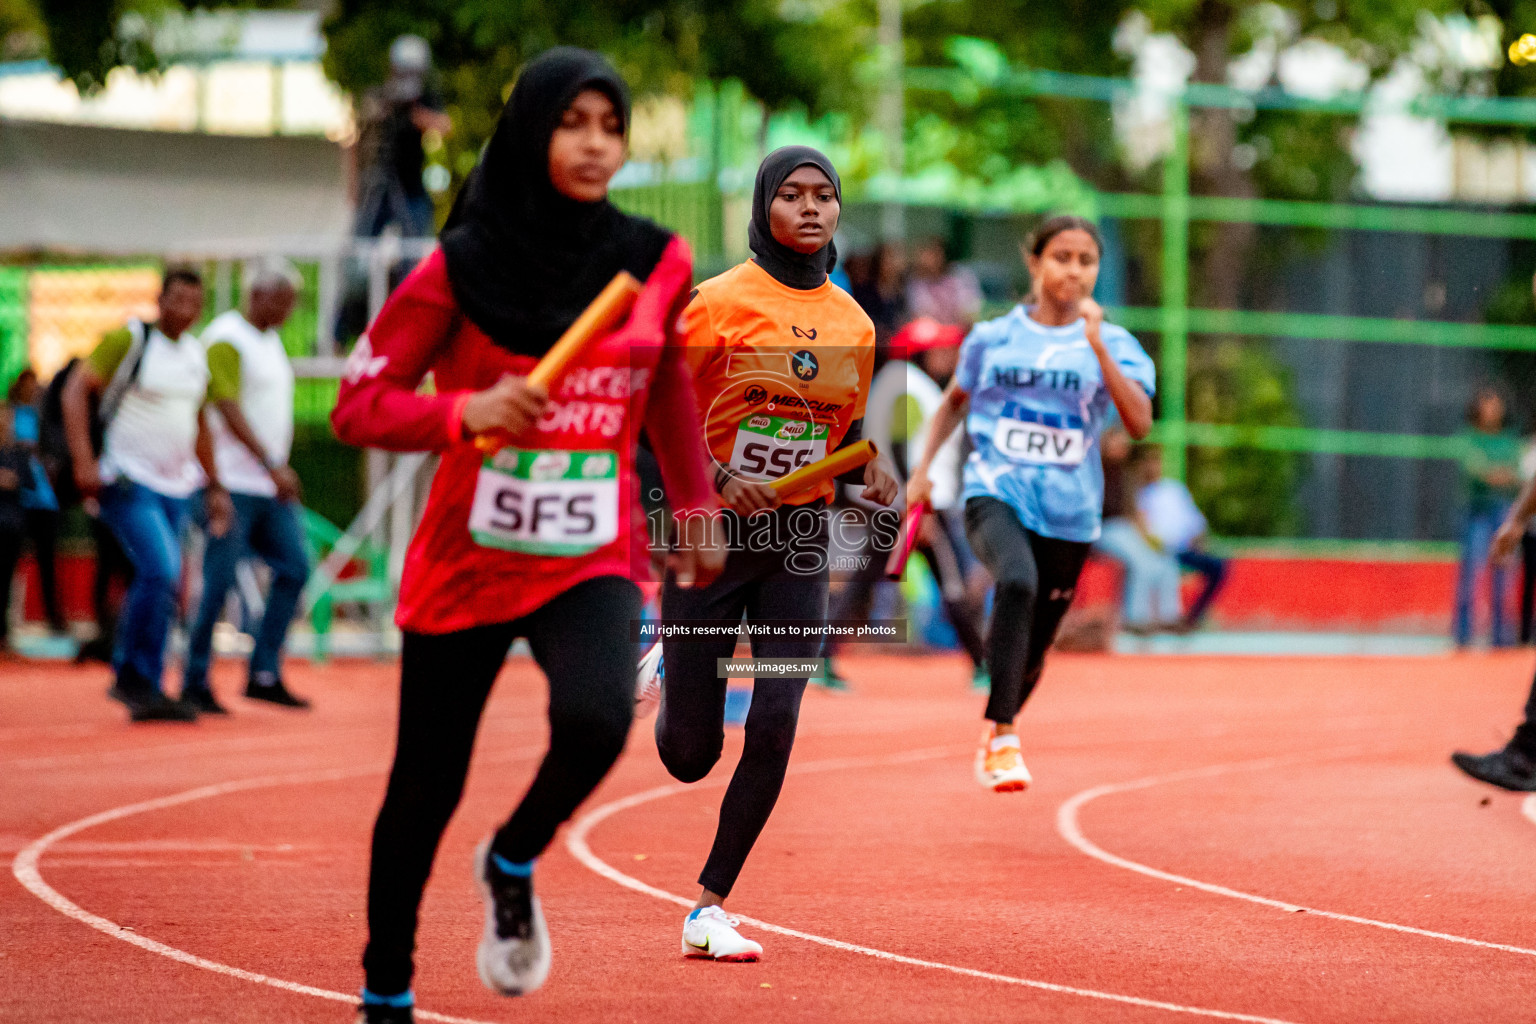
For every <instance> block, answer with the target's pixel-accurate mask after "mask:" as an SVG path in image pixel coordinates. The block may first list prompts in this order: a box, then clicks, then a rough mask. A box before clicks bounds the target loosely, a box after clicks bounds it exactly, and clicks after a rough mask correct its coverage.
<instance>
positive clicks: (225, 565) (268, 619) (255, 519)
mask: <svg viewBox="0 0 1536 1024" xmlns="http://www.w3.org/2000/svg"><path fill="white" fill-rule="evenodd" d="M245 280H246V287H247V300H246V312H245V313H244V314H242V313H241V312H240V311H239V310H237V309H232V310H230V311H228V312H227V313H223V314H221V315H219V316H217V317H215V318H214V320H213V322H212V323H210V324H209V325H208V326H207V328H206V329H204V331H203V344H204V345H205V346H206V347H207V349H208V373H209V378H210V380H209V387H208V397H209V398H210V399H211V400H212V402H213V404H214V408H215V410H216V415H214V416H212V417H210V420H211V423H212V426H213V431H214V458H215V461H216V462H217V464H218V468H219V480H220V482H221V483H223V485H224V486H225V487H226V488H228V490H229V494H230V500H231V501H232V503H233V504H234V513H235V515H234V523H233V525H232V527H231V529H230V530H229V531H228V532H227V533H225V534H224V535H223V536H213V535H210V536H209V538H208V546H207V548H206V549H205V550H204V552H203V596H202V602H201V605H200V607H199V609H198V613H197V620H196V622H195V623H194V624H193V626H192V632H191V634H190V635H189V636H188V638H187V663H186V670H185V672H184V673H183V675H182V686H181V699H182V700H183V701H187V702H190V703H192V704H195V705H197V708H198V710H199V711H201V712H204V713H208V714H217V715H222V714H226V713H227V712H226V711H225V709H224V706H223V705H222V704H220V703H219V702H218V700H217V698H215V697H214V694H213V690H212V689H211V688H210V686H209V683H208V664H209V662H210V660H211V659H212V656H213V627H214V624H215V623H217V622H218V620H219V616H220V614H221V613H222V612H223V610H224V599H225V597H227V596H228V594H229V588H230V587H231V586H232V585H233V584H234V582H235V567H236V566H237V565H238V564H239V563H240V560H241V559H244V558H249V557H251V556H253V555H254V556H257V557H259V558H261V559H262V560H263V561H265V562H266V563H267V565H268V566H269V567H270V568H271V570H272V587H271V591H270V592H269V593H268V595H267V606H266V611H265V612H264V613H263V616H262V620H261V625H260V626H259V627H258V628H257V630H256V646H255V648H254V649H253V650H252V651H251V663H250V671H249V673H248V675H247V676H246V687H245V695H246V696H247V697H249V698H251V699H254V700H264V701H268V702H270V703H273V704H278V705H281V706H283V707H292V708H305V707H308V706H309V703H308V702H307V701H305V700H303V699H302V698H299V697H295V696H294V695H293V694H291V693H290V692H289V691H288V688H287V686H286V685H284V683H283V678H282V675H281V668H282V665H281V662H282V655H283V642H284V640H285V639H286V638H287V636H288V627H289V625H290V624H291V623H292V622H293V613H294V609H295V608H297V607H298V603H299V593H300V592H301V591H302V590H303V589H304V581H305V580H306V579H308V578H309V558H308V556H307V555H306V554H305V551H304V533H303V528H302V526H301V525H300V522H299V503H298V499H299V478H298V475H297V474H295V473H294V471H293V469H292V467H290V466H289V465H288V453H289V449H290V448H291V447H292V446H293V366H292V365H291V364H290V363H289V362H288V353H287V352H286V351H284V349H283V339H282V338H281V337H279V336H278V333H277V332H278V328H280V327H282V326H283V324H284V322H286V321H287V319H288V316H289V314H291V313H292V312H293V304H294V300H295V299H296V298H297V297H298V289H299V284H300V279H299V275H298V272H297V271H295V270H294V269H293V267H292V266H291V265H290V264H288V263H287V262H286V261H271V262H267V263H264V264H260V265H257V266H255V267H251V268H248V269H247V271H246V277H245ZM200 525H201V523H200Z"/></svg>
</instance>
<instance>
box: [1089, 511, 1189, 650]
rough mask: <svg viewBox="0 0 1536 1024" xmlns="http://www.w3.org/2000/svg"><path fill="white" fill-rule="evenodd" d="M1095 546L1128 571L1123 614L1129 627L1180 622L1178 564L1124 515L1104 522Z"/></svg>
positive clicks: (1124, 587) (1125, 582)
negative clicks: (1150, 542) (1154, 545)
mask: <svg viewBox="0 0 1536 1024" xmlns="http://www.w3.org/2000/svg"><path fill="white" fill-rule="evenodd" d="M1094 547H1095V548H1097V549H1098V550H1099V551H1101V552H1103V553H1104V554H1105V555H1107V556H1108V557H1110V558H1112V559H1114V560H1115V561H1116V562H1119V563H1120V567H1121V568H1122V569H1124V570H1125V581H1124V585H1123V587H1122V594H1121V602H1122V611H1121V614H1122V616H1123V617H1124V619H1125V624H1126V625H1127V626H1138V627H1140V626H1155V625H1159V624H1164V623H1170V622H1178V621H1179V619H1180V618H1181V617H1182V615H1183V609H1182V608H1181V607H1180V602H1179V563H1178V562H1176V561H1174V560H1173V557H1172V556H1171V555H1168V554H1165V553H1164V552H1161V551H1158V550H1157V549H1156V548H1154V547H1152V545H1150V544H1148V543H1147V539H1146V538H1145V537H1143V536H1142V535H1141V531H1140V530H1138V529H1136V524H1135V523H1133V522H1132V521H1131V520H1130V519H1128V518H1125V517H1123V516H1116V517H1114V518H1112V519H1106V520H1104V531H1103V533H1101V534H1100V535H1099V539H1098V542H1097V543H1096V544H1095V545H1094Z"/></svg>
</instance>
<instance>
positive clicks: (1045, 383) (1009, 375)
mask: <svg viewBox="0 0 1536 1024" xmlns="http://www.w3.org/2000/svg"><path fill="white" fill-rule="evenodd" d="M992 383H993V385H994V386H996V387H1000V388H1049V389H1052V390H1055V391H1081V390H1083V378H1082V376H1081V375H1080V374H1078V372H1077V371H1076V370H1040V369H1036V368H1034V367H1019V366H998V367H994V368H993V370H992Z"/></svg>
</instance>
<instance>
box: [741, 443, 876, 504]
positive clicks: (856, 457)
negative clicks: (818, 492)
mask: <svg viewBox="0 0 1536 1024" xmlns="http://www.w3.org/2000/svg"><path fill="white" fill-rule="evenodd" d="M879 454H880V450H879V449H878V448H876V447H875V443H874V442H873V441H870V440H868V439H866V440H863V441H858V442H856V443H854V444H851V445H849V446H848V447H847V448H844V449H842V450H841V451H836V452H833V453H832V454H831V455H828V456H827V457H826V458H824V459H817V460H816V461H815V462H813V463H811V464H810V465H809V466H801V467H800V468H799V469H797V470H795V471H794V472H793V473H789V474H787V475H785V476H781V477H779V478H778V479H777V480H770V481H768V486H769V487H772V488H773V489H774V490H775V491H778V492H779V497H781V498H787V497H789V496H790V495H792V494H799V493H800V492H801V491H808V490H810V489H811V488H812V487H815V486H816V485H817V484H819V483H821V482H822V481H823V480H830V479H832V478H833V477H834V476H842V475H843V474H844V473H846V472H848V471H849V470H850V469H858V468H859V467H860V466H862V465H864V464H865V463H868V462H872V461H873V460H874V458H875V456H877V455H879Z"/></svg>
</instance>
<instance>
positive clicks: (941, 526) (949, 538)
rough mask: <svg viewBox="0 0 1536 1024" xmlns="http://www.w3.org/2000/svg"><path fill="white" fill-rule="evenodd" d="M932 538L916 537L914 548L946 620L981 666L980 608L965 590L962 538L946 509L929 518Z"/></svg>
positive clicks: (975, 661) (982, 650)
mask: <svg viewBox="0 0 1536 1024" xmlns="http://www.w3.org/2000/svg"><path fill="white" fill-rule="evenodd" d="M928 522H929V528H930V529H931V530H932V533H931V534H930V535H929V536H930V537H931V540H920V541H918V544H917V548H916V551H917V553H918V554H920V555H922V556H923V558H925V559H926V560H927V562H928V568H929V569H930V570H931V571H932V573H933V579H934V582H935V583H936V584H937V585H938V588H939V601H940V603H941V604H942V605H943V607H944V614H945V616H947V617H948V618H949V624H950V625H951V626H953V627H955V636H956V638H957V639H959V641H960V646H962V647H964V648H965V653H966V654H968V655H970V657H971V664H972V665H973V666H974V667H976V668H978V669H979V668H981V666H982V664H983V662H984V660H985V658H986V645H985V643H984V642H983V641H982V639H981V611H982V610H981V609H979V608H976V607H974V602H972V601H971V599H970V597H969V596H968V595H967V593H966V585H965V583H966V581H965V568H964V567H963V566H962V565H961V564H960V554H959V551H958V550H957V548H958V547H959V545H960V543H961V541H960V539H959V538H958V537H956V536H953V535H951V533H950V526H951V523H952V520H951V519H950V515H949V513H947V512H933V513H931V518H930V519H929V521H928Z"/></svg>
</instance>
